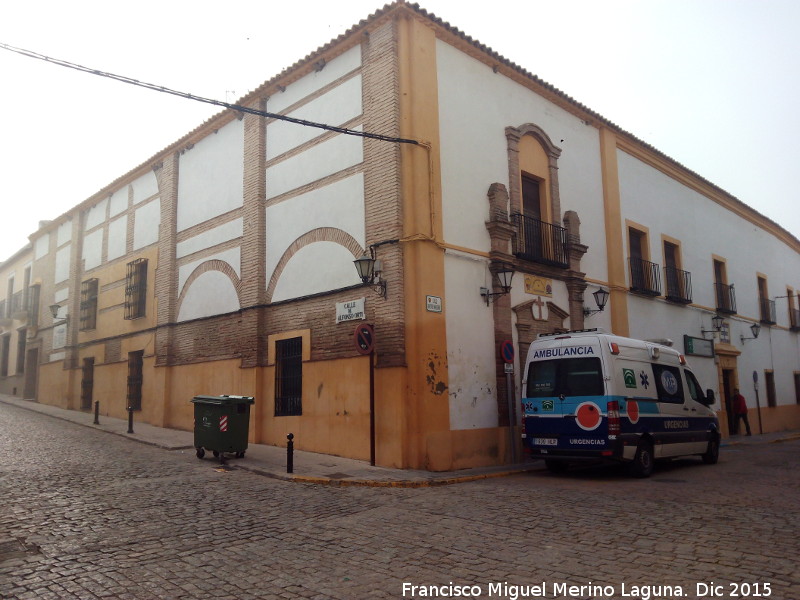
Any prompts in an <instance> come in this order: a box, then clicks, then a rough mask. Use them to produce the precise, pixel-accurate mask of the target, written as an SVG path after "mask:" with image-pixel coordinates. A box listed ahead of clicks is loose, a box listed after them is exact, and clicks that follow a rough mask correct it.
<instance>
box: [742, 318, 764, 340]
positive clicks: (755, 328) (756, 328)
mask: <svg viewBox="0 0 800 600" xmlns="http://www.w3.org/2000/svg"><path fill="white" fill-rule="evenodd" d="M750 331H752V332H753V337H744V335H740V336H739V339H740V340H742V343H743V344H744V343H745V342H746V341H747V340H754V339H756V338H757V337H758V334H759V333H761V325H760V324H759V323H753V324H752V325H750Z"/></svg>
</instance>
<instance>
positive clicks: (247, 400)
mask: <svg viewBox="0 0 800 600" xmlns="http://www.w3.org/2000/svg"><path fill="white" fill-rule="evenodd" d="M191 402H194V403H195V404H216V405H223V404H255V402H256V401H255V398H254V397H253V396H234V395H229V394H223V395H222V396H195V397H194V398H192V399H191Z"/></svg>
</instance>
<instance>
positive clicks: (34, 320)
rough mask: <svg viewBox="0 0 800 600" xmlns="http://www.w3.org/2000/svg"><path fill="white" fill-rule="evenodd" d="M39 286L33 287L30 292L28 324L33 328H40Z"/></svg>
mask: <svg viewBox="0 0 800 600" xmlns="http://www.w3.org/2000/svg"><path fill="white" fill-rule="evenodd" d="M40 289H41V288H40V286H39V284H38V283H37V284H35V285H32V286H31V287H30V289H29V291H28V323H30V324H31V327H38V326H39V293H40Z"/></svg>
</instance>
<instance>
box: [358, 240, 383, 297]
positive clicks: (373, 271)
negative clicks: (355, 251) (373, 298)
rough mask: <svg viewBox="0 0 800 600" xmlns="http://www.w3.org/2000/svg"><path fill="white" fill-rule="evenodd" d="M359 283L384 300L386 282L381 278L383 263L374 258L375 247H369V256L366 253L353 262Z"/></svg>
mask: <svg viewBox="0 0 800 600" xmlns="http://www.w3.org/2000/svg"><path fill="white" fill-rule="evenodd" d="M353 264H354V265H355V267H356V272H357V273H358V277H359V279H361V283H362V284H364V285H365V286H369V287H371V288H372V289H373V290H374V291H375V292H376V293H377V294H378V295H379V296H380V297H381V298H386V281H385V280H384V279H383V278H382V277H381V272H382V271H383V263H382V262H381V261H380V260H377V259H376V258H375V247H374V246H370V247H369V256H367V254H366V252H365V253H364V255H363V256H361V258H357V259H355V260H354V261H353Z"/></svg>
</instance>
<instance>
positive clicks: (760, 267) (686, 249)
mask: <svg viewBox="0 0 800 600" xmlns="http://www.w3.org/2000/svg"><path fill="white" fill-rule="evenodd" d="M617 161H618V164H619V174H620V175H619V178H620V195H621V209H622V215H623V219H628V220H630V221H632V222H634V223H636V224H638V225H641V226H643V227H646V228H647V229H648V233H649V239H648V242H649V249H650V260H651V261H652V262H655V263H657V264H658V265H659V270H660V273H661V276H662V290H663V286H664V281H663V266H664V256H663V243H662V237H661V236H662V235H664V236H668V237H669V238H672V239H675V240H678V241H679V242H680V249H681V259H682V268H683V270H685V271H688V272H690V273H691V278H692V300H693V303H692V304H691V305H689V306H680V305H674V304H670V303H668V302H666V301H665V300H663V299H661V298H655V299H653V298H640V297H636V296H633V295H631V296H629V301H628V315H629V322H630V332H631V336H632V337H638V338H642V339H663V338H669V339H672V340H673V341H674V343H675V347H676V348H678V349H679V350H681V351H683V349H684V348H683V336H684V335H690V336H692V337H703V336H702V333H701V329H706V330H710V329H711V317H712V316H713V315H714V314H715V308H716V299H715V295H714V286H713V284H714V272H713V257H712V255H716V256H719V257H722V258H724V259H725V261H726V271H727V278H728V283H729V284H734V289H735V294H736V307H737V314H736V315H732V316H729V317H726V321H727V322H728V323H729V324H730V332H731V335H730V341H731V344H732V345H733V346H734V347H736V348H737V349H738V350H740V351H741V354H740V355H739V356H738V357H737V369H738V371H739V382H740V385H743V386H744V385H746V386H747V388H749V394H747V395H748V401H749V402H750V404H751V406H752V405H753V404H754V400H755V398H754V393H753V391H752V372H753V371H757V372H758V373H759V375H760V378H761V380H762V382H763V373H764V370H765V369H770V370H774V373H775V384H776V391H777V399H778V404H793V403H794V402H795V401H796V400H795V390H794V380H793V372H795V371H800V340H799V339H798V338H800V336H798V334H797V333H795V332H791V331H789V315H788V310H787V309H788V306H787V304H786V303H787V300H786V299H785V298H775V297H776V296H785V295H786V288H787V286H788V287H792V288H794V289H795V290H796V289H797V288H798V287H800V255H798V254H797V252H794V251H793V250H792V249H791V248H789V247H788V246H787V245H786V244H784V243H783V242H781V241H780V240H778V239H777V238H776V237H774V236H773V235H771V234H770V233H768V232H767V231H765V230H764V229H762V228H760V227H759V226H758V225H757V224H755V223H752V222H750V221H747V220H745V219H743V218H742V217H739V216H737V215H736V214H734V213H733V212H732V211H730V210H728V209H727V208H725V207H723V206H721V205H720V204H718V203H716V202H714V201H713V200H711V199H710V198H708V197H706V196H704V195H702V194H701V193H699V192H697V191H695V190H693V189H691V188H689V187H687V186H685V185H682V184H680V183H679V182H677V181H676V180H674V179H672V178H670V177H669V176H667V175H666V174H665V173H662V172H661V171H659V170H657V169H655V168H653V167H652V166H650V165H648V164H645V163H644V162H642V161H641V160H639V159H637V158H635V157H633V156H631V155H629V154H627V153H625V152H622V151H619V152H618V153H617ZM627 244H628V241H627V231H625V245H626V247H625V257H626V260H627V257H628V256H629V249H628V247H627ZM757 273H763V274H764V275H766V276H767V282H768V285H769V295H770V298H771V299H772V298H775V302H776V314H777V324H776V326H773V327H766V326H764V327H762V330H761V334H760V335H759V337H758V339H755V340H749V341H747V342H744V343H743V342H742V341H741V339H740V336H742V335H744V336H745V337H752V333H751V332H750V325H751V324H752V323H754V322H757V321H759V319H760V313H759V305H758V286H757ZM709 337H710V335H709ZM688 360H689V361H690V364H691V365H692V367H693V368H694V370H695V371H696V372H697V374H698V379H700V383H701V384H702V385H703V386H704V387H710V388H713V389H714V390H715V391H716V392H717V395H719V390H718V389H717V387H718V383H717V367H716V365H715V363H714V360H713V359H709V358H701V357H692V356H690V357H688ZM762 401H763V403H765V402H766V400H765V399H763V398H762Z"/></svg>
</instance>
